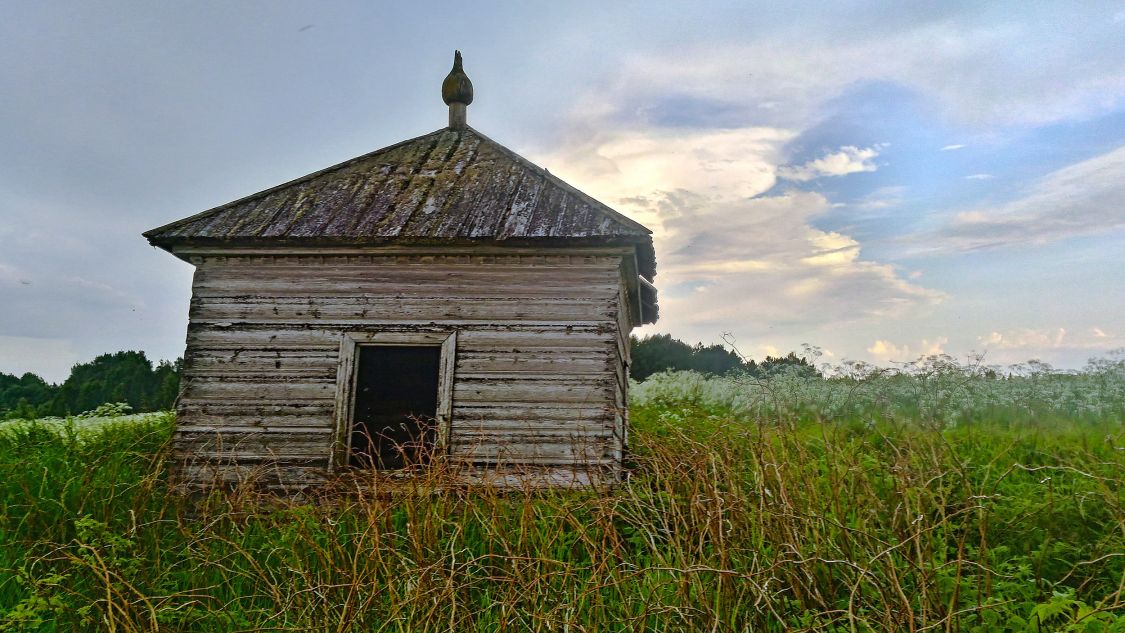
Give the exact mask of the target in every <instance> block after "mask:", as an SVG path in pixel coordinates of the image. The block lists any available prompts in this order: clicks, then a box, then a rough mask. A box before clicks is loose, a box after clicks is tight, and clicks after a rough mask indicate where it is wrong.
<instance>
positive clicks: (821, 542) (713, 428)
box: [0, 362, 1125, 632]
mask: <svg viewBox="0 0 1125 633" xmlns="http://www.w3.org/2000/svg"><path fill="white" fill-rule="evenodd" d="M1025 369H1026V371H1021V372H1019V375H1017V376H1014V377H1012V378H999V377H993V376H994V374H988V373H986V372H982V371H978V370H976V369H972V368H968V369H967V368H964V367H960V368H958V367H955V366H952V365H949V366H943V365H942V364H941V363H928V364H920V365H918V366H915V367H913V368H908V371H905V372H898V373H895V374H893V375H892V374H885V373H881V372H874V371H872V370H869V369H867V368H862V367H860V368H856V367H852V368H851V369H847V368H845V369H844V370H841V373H840V375H839V376H837V377H835V378H833V379H831V380H822V379H819V378H811V377H807V376H806V377H801V376H798V375H783V376H776V377H773V378H771V379H766V380H762V379H749V378H747V379H720V378H711V379H707V378H703V377H700V376H697V375H693V374H671V375H661V376H656V377H654V378H652V379H650V380H648V381H646V382H645V383H642V384H641V385H637V386H636V387H635V388H634V404H633V409H632V421H633V434H632V437H631V444H632V448H633V457H632V463H631V476H630V478H629V480H628V481H627V482H626V483H624V484H623V485H621V486H618V487H616V488H615V489H613V490H608V491H593V492H561V491H555V492H540V493H528V494H525V493H499V492H497V491H494V490H479V489H478V490H446V491H444V492H440V493H435V492H434V491H433V488H434V487H435V486H436V485H437V484H438V483H440V482H434V481H423V482H420V483H419V486H418V489H417V490H416V491H415V492H414V493H413V494H400V495H397V496H395V497H393V498H374V497H368V496H366V495H364V494H362V493H357V494H354V495H351V496H347V497H341V496H337V497H333V498H324V499H319V500H314V501H305V502H301V503H296V502H282V501H276V500H275V501H273V502H263V501H262V500H261V499H259V498H257V497H255V496H254V495H253V494H252V493H251V492H250V491H239V492H236V493H234V494H230V495H223V496H218V495H217V496H214V497H212V498H210V499H208V500H206V502H204V503H202V504H201V505H197V506H195V507H194V508H192V507H191V506H189V504H187V502H185V501H184V500H182V499H180V498H178V497H176V496H174V495H171V494H170V493H169V492H168V491H167V490H166V488H165V482H164V476H163V473H164V468H165V456H166V454H167V449H168V438H169V436H170V431H171V426H172V424H173V420H172V417H171V415H169V414H157V415H147V416H134V417H132V418H130V419H127V420H118V419H109V420H103V421H101V422H99V423H97V424H93V425H91V424H90V423H89V422H86V423H85V424H86V427H84V428H79V427H78V426H76V425H75V424H73V423H67V422H66V421H58V420H56V421H46V422H44V421H39V422H16V423H9V424H7V425H6V426H4V427H2V428H0V630H3V631H9V630H10V631H88V630H107V631H157V630H159V631H431V630H432V631H445V630H475V631H494V630H500V631H525V630H543V631H548V630H550V631H554V630H559V631H562V630H566V631H613V630H659V631H682V630H700V631H783V630H809V631H814V630H815V631H820V630H838V631H1036V632H1038V631H1125V508H1123V502H1125V489H1123V487H1122V484H1123V479H1125V424H1123V421H1125V363H1122V362H1116V363H1111V362H1106V363H1103V364H1102V365H1100V366H1091V367H1090V368H1088V369H1087V371H1085V372H1082V373H1081V374H1077V375H1069V376H1060V375H1056V374H1047V373H1043V372H1040V371H1038V370H1037V369H1036V368H1035V367H1030V368H1025ZM849 372H850V373H849Z"/></svg>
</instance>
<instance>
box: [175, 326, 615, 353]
mask: <svg viewBox="0 0 1125 633" xmlns="http://www.w3.org/2000/svg"><path fill="white" fill-rule="evenodd" d="M363 329H365V328H358V327H354V326H338V327H328V326H324V325H322V324H317V325H316V326H315V327H313V326H311V325H310V326H308V327H304V326H302V327H291V328H279V327H274V326H269V325H262V326H257V325H249V324H239V325H238V326H234V325H233V324H232V326H231V327H219V326H216V325H213V324H208V325H204V324H196V323H193V324H191V325H190V326H189V328H188V335H187V344H188V349H189V350H197V349H207V350H211V351H219V350H224V349H226V350H253V351H256V352H260V353H265V352H277V351H296V350H308V349H321V350H323V351H325V352H329V351H332V350H338V349H339V346H340V340H341V338H342V336H343V334H344V332H349V331H357V330H363ZM448 329H449V326H448V325H446V324H443V323H434V324H427V325H414V326H409V325H401V324H389V325H386V326H385V327H380V328H379V330H380V331H386V332H429V331H432V332H448ZM613 345H614V341H613V333H612V328H609V329H605V328H603V327H600V326H571V327H569V328H567V327H566V326H565V325H557V326H553V327H546V326H542V325H525V326H518V325H510V326H499V327H498V326H495V325H492V324H488V325H478V326H473V327H462V328H458V339H457V349H458V352H461V351H465V352H469V351H477V352H490V351H511V352H524V351H557V352H564V351H566V350H572V349H587V350H602V349H606V350H608V349H610V348H611V347H612V346H613Z"/></svg>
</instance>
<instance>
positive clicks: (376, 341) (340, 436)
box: [328, 330, 457, 474]
mask: <svg viewBox="0 0 1125 633" xmlns="http://www.w3.org/2000/svg"><path fill="white" fill-rule="evenodd" d="M364 345H383V346H396V345H398V346H408V347H440V348H441V356H440V358H439V360H438V401H437V419H436V424H437V440H436V441H435V442H434V458H435V459H440V458H441V456H442V455H444V454H445V453H446V452H447V451H448V450H449V434H450V431H451V427H452V423H453V368H454V366H455V364H456V358H457V331H456V330H449V331H444V332H369V331H368V332H344V334H343V337H342V338H341V339H340V358H339V363H338V365H337V370H336V411H335V418H336V430H335V432H334V434H333V438H332V451H331V453H330V454H329V457H328V472H329V473H330V474H331V473H333V472H335V471H337V470H339V469H340V468H341V466H344V465H347V463H348V461H349V457H350V454H351V442H352V437H351V436H352V434H351V429H352V422H353V420H352V413H353V412H354V409H355V407H354V404H355V379H356V375H357V374H358V372H359V363H357V362H356V358H358V349H359V348H360V347H361V346H364Z"/></svg>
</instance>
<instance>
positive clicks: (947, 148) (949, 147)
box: [940, 143, 965, 152]
mask: <svg viewBox="0 0 1125 633" xmlns="http://www.w3.org/2000/svg"><path fill="white" fill-rule="evenodd" d="M964 147H965V145H964V144H963V143H954V144H953V145H946V146H945V147H943V148H941V150H940V151H942V152H951V151H953V150H957V149H963V148H964Z"/></svg>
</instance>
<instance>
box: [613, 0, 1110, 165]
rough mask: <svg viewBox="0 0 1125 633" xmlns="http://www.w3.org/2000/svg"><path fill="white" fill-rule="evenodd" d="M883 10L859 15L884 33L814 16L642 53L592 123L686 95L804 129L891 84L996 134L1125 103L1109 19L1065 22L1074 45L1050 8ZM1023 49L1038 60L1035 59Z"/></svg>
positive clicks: (629, 62)
mask: <svg viewBox="0 0 1125 633" xmlns="http://www.w3.org/2000/svg"><path fill="white" fill-rule="evenodd" d="M1034 12H1035V11H1034V10H1032V13H1034ZM877 13H879V12H878V11H873V12H865V15H863V16H859V17H858V19H860V20H873V21H874V22H873V23H872V24H871V25H870V26H868V27H865V28H875V27H874V24H878V29H879V36H878V37H851V36H850V35H853V33H850V32H848V31H847V29H848V28H849V27H848V26H846V23H847V22H848V19H847V18H845V19H838V20H836V21H835V22H836V23H833V24H825V23H817V22H816V21H815V20H808V21H802V23H801V27H800V28H801V30H800V32H798V33H794V32H789V31H787V30H786V29H773V30H772V31H767V33H769V35H766V36H762V37H759V38H757V39H754V40H752V41H749V42H739V43H730V42H707V43H706V44H700V45H697V46H695V47H683V46H681V47H676V48H675V49H674V50H672V49H669V50H667V51H655V52H654V51H651V50H645V51H643V52H638V53H636V54H635V55H634V56H633V57H632V58H627V59H626V60H625V61H624V63H623V64H622V65H621V70H620V74H619V76H618V77H616V78H614V79H613V80H611V81H610V82H608V84H607V85H603V86H600V87H599V89H598V92H597V93H596V94H594V95H592V96H591V97H592V98H591V104H592V103H594V102H597V103H599V104H601V106H602V109H601V110H600V112H598V113H597V115H600V114H604V113H605V112H606V111H607V110H612V111H614V112H616V113H618V114H619V115H620V116H621V117H627V118H629V119H631V120H632V121H633V122H638V121H644V118H643V117H644V116H645V114H646V113H648V112H650V111H651V108H652V106H653V104H655V103H660V102H662V101H664V100H669V99H675V98H678V97H680V96H683V95H688V96H690V97H692V98H694V99H700V100H705V101H709V102H711V103H713V104H715V105H713V108H712V109H721V108H720V105H719V104H729V105H731V106H732V107H736V108H741V111H742V112H743V113H744V120H747V121H759V122H761V121H766V122H769V123H770V124H771V125H780V126H785V127H795V126H796V127H806V126H808V125H809V124H810V123H811V122H812V121H814V120H816V119H817V118H818V117H819V116H820V114H822V111H821V106H822V105H823V104H825V103H827V102H829V101H831V100H833V99H834V98H836V97H838V96H840V95H841V94H842V93H843V92H844V91H845V90H847V89H849V88H852V87H854V86H856V85H857V84H861V83H864V82H890V83H894V84H897V85H900V86H904V87H906V88H908V89H910V90H912V91H914V92H916V93H918V94H920V95H922V96H923V97H924V98H925V99H926V101H927V102H929V103H932V104H933V105H934V106H936V109H937V110H938V112H939V113H940V114H941V115H943V116H945V117H947V118H949V119H951V120H954V121H956V122H958V123H961V124H966V125H968V126H970V127H975V128H977V129H980V130H982V131H993V130H994V129H995V127H996V126H1041V125H1047V124H1050V123H1055V122H1059V121H1064V120H1071V119H1076V118H1086V117H1090V116H1093V115H1096V114H1099V113H1105V112H1109V111H1112V110H1114V109H1115V108H1117V107H1119V106H1120V105H1121V103H1122V102H1123V101H1125V38H1121V36H1120V35H1121V34H1120V30H1119V29H1118V28H1116V27H1114V26H1112V25H1110V24H1108V21H1106V20H1105V19H1104V17H1101V18H1099V17H1098V16H1093V15H1085V16H1083V15H1081V11H1076V12H1074V13H1072V14H1071V15H1069V16H1068V22H1069V23H1071V24H1082V25H1083V30H1082V36H1081V37H1078V36H1076V35H1074V36H1069V37H1068V36H1060V34H1059V33H1058V31H1057V29H1055V28H1054V27H1048V26H1046V25H1047V24H1049V23H1050V24H1054V23H1056V22H1057V20H1051V19H1050V14H1052V12H1051V11H1045V13H1047V14H1048V15H1042V14H1041V15H1038V16H1031V15H1028V14H1021V15H1020V16H1018V17H1016V16H1012V15H1004V14H1002V13H997V14H994V15H990V16H988V19H982V17H983V16H981V15H980V14H979V12H978V11H975V10H965V11H961V10H958V9H956V8H950V9H949V10H948V11H947V12H946V14H945V15H940V16H925V17H923V16H916V19H915V18H912V19H911V20H909V21H897V22H896V21H895V20H894V19H892V18H891V16H886V15H884V16H875V15H873V14H877ZM843 33H848V35H849V36H845V35H843ZM1044 41H1050V42H1051V46H1049V47H1044V46H1043V45H1042V43H1043V42H1044ZM1028 50H1035V51H1036V54H1035V55H1034V56H1032V57H1031V58H1029V57H1028V55H1027V54H1026V51H1028ZM1058 77H1067V81H1065V82H1059V81H1057V79H1056V78H1058ZM595 110H597V108H595ZM638 115H640V117H642V118H640V119H638V118H637V116H638ZM950 147H952V146H950Z"/></svg>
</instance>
